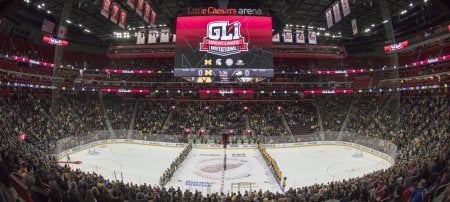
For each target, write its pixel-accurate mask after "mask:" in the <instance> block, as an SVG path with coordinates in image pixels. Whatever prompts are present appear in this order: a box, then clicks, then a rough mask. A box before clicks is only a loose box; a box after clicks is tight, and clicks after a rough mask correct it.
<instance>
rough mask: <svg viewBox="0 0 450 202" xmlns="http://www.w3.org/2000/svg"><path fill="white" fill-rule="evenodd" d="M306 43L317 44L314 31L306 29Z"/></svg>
mask: <svg viewBox="0 0 450 202" xmlns="http://www.w3.org/2000/svg"><path fill="white" fill-rule="evenodd" d="M308 43H309V44H317V35H316V32H314V31H308Z"/></svg>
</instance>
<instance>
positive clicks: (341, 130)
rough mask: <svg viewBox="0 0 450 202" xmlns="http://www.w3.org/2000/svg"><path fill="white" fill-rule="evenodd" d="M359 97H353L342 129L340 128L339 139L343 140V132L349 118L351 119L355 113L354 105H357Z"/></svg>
mask: <svg viewBox="0 0 450 202" xmlns="http://www.w3.org/2000/svg"><path fill="white" fill-rule="evenodd" d="M357 99H358V98H357V97H354V98H353V99H352V102H351V103H350V106H349V107H348V109H347V114H346V115H345V119H344V121H343V122H342V125H341V129H340V130H339V136H338V138H337V141H340V140H341V138H342V137H341V136H342V132H343V131H344V130H345V129H346V128H347V123H348V120H349V119H350V115H351V114H352V113H353V106H354V105H355V102H356V100H357Z"/></svg>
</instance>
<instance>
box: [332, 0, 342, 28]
mask: <svg viewBox="0 0 450 202" xmlns="http://www.w3.org/2000/svg"><path fill="white" fill-rule="evenodd" d="M333 13H334V22H335V23H337V22H339V21H341V10H340V9H339V1H338V2H336V3H335V4H334V5H333Z"/></svg>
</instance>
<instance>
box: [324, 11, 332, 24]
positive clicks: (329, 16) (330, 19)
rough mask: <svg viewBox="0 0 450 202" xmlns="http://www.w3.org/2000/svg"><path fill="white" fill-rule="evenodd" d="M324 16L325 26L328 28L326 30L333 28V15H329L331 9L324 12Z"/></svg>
mask: <svg viewBox="0 0 450 202" xmlns="http://www.w3.org/2000/svg"><path fill="white" fill-rule="evenodd" d="M325 16H326V18H327V26H328V28H330V27H332V26H333V14H332V13H331V9H328V10H327V11H326V12H325Z"/></svg>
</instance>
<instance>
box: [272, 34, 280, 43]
mask: <svg viewBox="0 0 450 202" xmlns="http://www.w3.org/2000/svg"><path fill="white" fill-rule="evenodd" d="M272 41H273V42H280V34H278V33H275V34H274V35H273V36H272Z"/></svg>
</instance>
